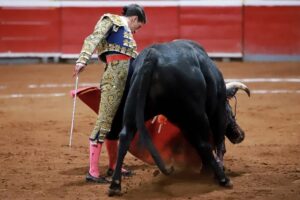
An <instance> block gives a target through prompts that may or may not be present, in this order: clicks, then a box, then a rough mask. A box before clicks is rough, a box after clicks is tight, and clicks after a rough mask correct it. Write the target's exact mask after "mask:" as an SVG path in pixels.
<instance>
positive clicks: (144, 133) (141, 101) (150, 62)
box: [135, 48, 173, 175]
mask: <svg viewBox="0 0 300 200" xmlns="http://www.w3.org/2000/svg"><path fill="white" fill-rule="evenodd" d="M144 53H145V54H146V56H145V59H144V61H143V62H139V63H137V65H140V66H135V67H136V68H137V69H139V71H138V74H137V78H138V79H137V80H136V83H135V84H137V85H136V86H138V88H137V98H136V116H135V117H136V126H137V130H138V131H139V132H140V136H141V139H142V140H143V142H144V144H145V145H146V147H147V149H148V151H149V152H150V154H151V156H152V158H153V160H154V162H155V163H156V165H157V166H158V168H159V169H160V171H161V172H162V173H163V174H165V175H168V174H170V173H171V172H172V171H173V168H171V169H166V166H165V163H164V161H163V160H162V159H161V156H160V154H159V152H158V151H157V149H156V148H155V146H154V145H153V143H152V140H151V138H150V136H149V131H148V130H147V128H146V126H145V112H144V111H145V104H146V98H147V95H148V94H149V89H150V84H151V79H152V73H153V70H154V68H155V66H157V62H158V53H157V51H156V50H155V49H154V48H150V49H149V50H148V51H147V52H144Z"/></svg>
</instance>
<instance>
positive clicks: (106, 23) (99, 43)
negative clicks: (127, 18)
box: [76, 14, 137, 64]
mask: <svg viewBox="0 0 300 200" xmlns="http://www.w3.org/2000/svg"><path fill="white" fill-rule="evenodd" d="M120 26H125V27H126V26H127V25H126V24H125V23H124V22H123V21H122V19H121V17H120V16H118V15H113V14H105V15H103V16H102V17H101V19H100V20H99V21H98V22H97V24H96V26H95V29H94V32H93V33H92V34H91V35H89V36H88V37H86V39H85V40H84V43H83V47H82V50H81V53H80V55H79V58H78V60H77V61H76V62H80V63H83V64H87V62H88V61H89V60H90V58H91V56H92V54H93V53H94V51H95V50H96V51H97V53H98V55H101V54H103V53H105V52H109V51H115V52H120V53H122V54H126V55H128V56H131V57H133V58H135V57H136V56H137V51H136V50H137V46H136V42H135V40H134V38H133V35H132V33H131V32H126V31H125V32H124V41H123V45H124V46H126V47H121V46H120V45H118V44H109V43H108V42H107V41H106V37H107V35H108V32H109V30H112V31H115V32H116V31H118V29H119V27H120ZM127 28H128V27H127Z"/></svg>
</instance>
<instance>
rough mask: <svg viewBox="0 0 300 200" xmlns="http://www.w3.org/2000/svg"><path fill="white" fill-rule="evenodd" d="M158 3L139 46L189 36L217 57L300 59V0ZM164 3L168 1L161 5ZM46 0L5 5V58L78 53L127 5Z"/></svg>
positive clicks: (1, 47)
mask: <svg viewBox="0 0 300 200" xmlns="http://www.w3.org/2000/svg"><path fill="white" fill-rule="evenodd" d="M145 2H147V1H144V3H145ZM157 2H159V3H157V5H156V4H155V5H148V4H147V5H144V7H145V10H146V13H147V17H148V23H147V25H146V26H145V27H143V28H142V29H141V30H139V33H138V34H136V36H135V38H136V40H137V43H138V50H139V51H140V50H142V49H143V48H145V47H146V46H148V45H150V44H153V43H158V42H166V41H171V40H173V39H179V38H185V39H192V40H196V41H198V42H199V43H200V44H202V45H203V46H204V47H205V49H206V50H207V51H208V52H209V54H210V55H211V56H213V57H243V58H247V57H251V58H253V59H255V58H256V57H259V56H288V57H289V56H294V57H296V58H299V60H300V28H299V27H300V3H297V2H296V1H293V2H292V5H284V3H286V2H287V1H285V2H281V3H279V5H272V2H273V1H263V0H255V1H254V0H251V1H250V0H246V1H244V2H246V3H245V4H244V5H243V4H242V3H240V4H239V3H238V2H239V1H236V2H237V3H236V2H235V3H234V4H233V5H231V4H227V5H225V4H224V5H223V3H222V2H223V1H219V2H220V3H221V4H222V5H218V4H216V5H214V4H213V2H211V3H210V2H209V1H191V2H192V5H190V3H189V2H188V1H187V2H186V4H184V3H182V4H179V3H178V4H176V2H177V1H169V2H167V1H157ZM163 2H167V3H166V4H165V5H163V6H162V5H160V3H163ZM170 2H171V3H170ZM174 2H175V3H174ZM180 2H185V1H180ZM199 2H200V3H199ZM201 2H202V3H203V2H205V4H203V5H202V4H201ZM224 2H225V1H224ZM247 2H252V3H253V2H255V3H256V2H258V3H261V2H262V4H257V5H255V4H254V5H253V4H251V3H250V4H248V3H247ZM274 2H275V3H276V2H277V3H278V1H274ZM295 2H296V3H295ZM46 3H48V4H49V6H47V5H48V4H46V5H45V4H41V5H42V6H39V7H37V6H35V7H32V6H26V5H25V4H24V5H25V6H23V7H22V6H21V7H20V6H19V5H18V6H2V7H0V19H1V24H0V57H4V56H6V55H7V54H8V53H9V54H10V55H14V54H16V55H19V54H17V53H21V54H22V53H24V54H26V53H31V54H33V55H37V54H38V53H40V54H39V55H38V56H43V53H45V54H46V53H56V54H57V55H60V56H62V57H73V58H75V57H77V55H78V54H79V51H80V49H81V46H82V43H83V40H84V38H85V37H86V36H88V34H90V33H91V32H92V31H93V28H94V25H95V23H96V22H97V20H98V19H99V17H100V16H101V15H102V14H104V13H105V12H110V13H115V14H119V13H120V12H121V8H122V5H120V6H119V5H118V4H114V5H113V6H109V3H110V2H109V1H107V2H106V3H107V4H106V5H105V6H100V4H97V2H95V4H96V5H94V4H93V5H88V6H87V5H84V6H80V5H81V4H80V2H79V3H78V2H76V5H77V6H72V5H70V4H60V3H59V2H46ZM83 3H84V2H83ZM111 3H113V1H111ZM266 4H267V5H266ZM51 5H52V7H50V6H51ZM101 5H102V4H101ZM158 5H160V6H158Z"/></svg>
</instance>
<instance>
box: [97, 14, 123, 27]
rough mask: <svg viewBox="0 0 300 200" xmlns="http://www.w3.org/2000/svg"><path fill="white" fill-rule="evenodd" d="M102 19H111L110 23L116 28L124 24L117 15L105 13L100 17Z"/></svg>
mask: <svg viewBox="0 0 300 200" xmlns="http://www.w3.org/2000/svg"><path fill="white" fill-rule="evenodd" d="M104 17H108V18H109V19H111V21H112V22H113V23H114V24H115V25H117V26H124V22H123V21H122V19H121V16H119V15H114V14H110V13H107V14H104V15H103V16H102V19H103V18H104Z"/></svg>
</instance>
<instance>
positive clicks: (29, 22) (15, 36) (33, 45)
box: [0, 7, 61, 53]
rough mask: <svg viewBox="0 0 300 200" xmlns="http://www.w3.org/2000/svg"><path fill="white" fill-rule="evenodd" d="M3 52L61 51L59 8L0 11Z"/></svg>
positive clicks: (5, 9)
mask: <svg viewBox="0 0 300 200" xmlns="http://www.w3.org/2000/svg"><path fill="white" fill-rule="evenodd" d="M0 19H1V25H0V37H1V40H0V52H13V53H19V52H37V53H40V52H47V53H49V52H59V51H60V45H61V44H60V39H61V34H60V28H61V20H60V19H61V17H60V8H53V7H50V8H47V7H44V8H34V7H28V8H14V7H1V8H0Z"/></svg>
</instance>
